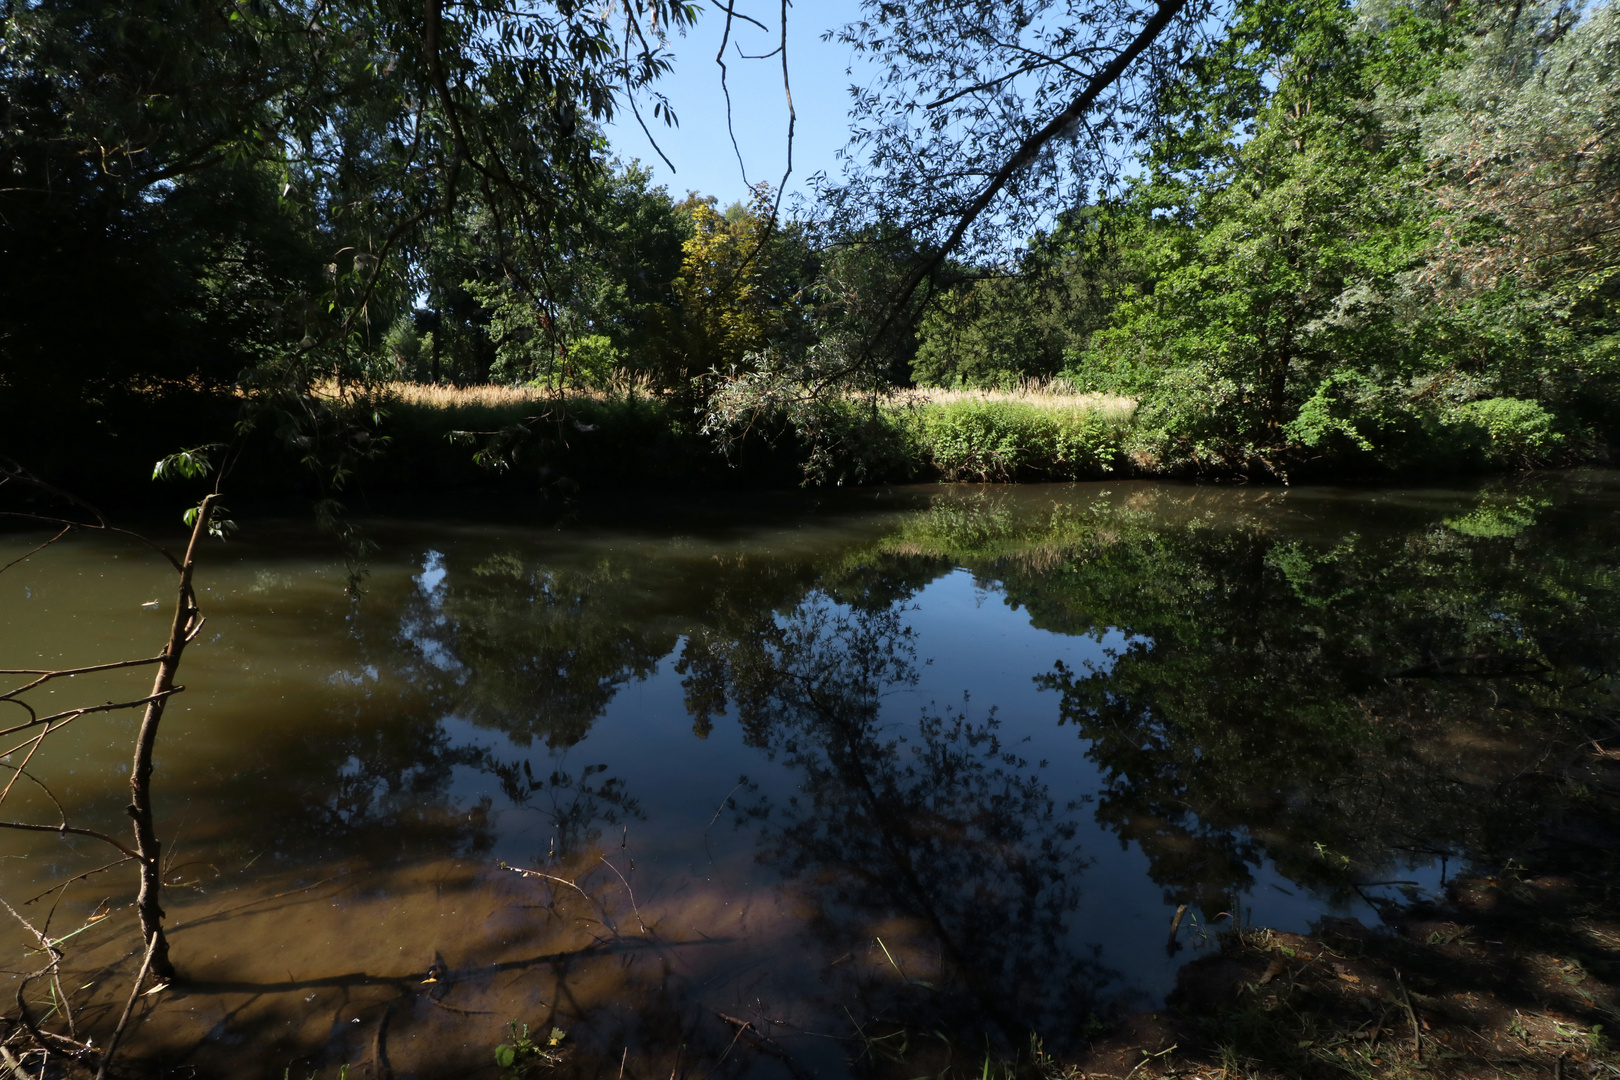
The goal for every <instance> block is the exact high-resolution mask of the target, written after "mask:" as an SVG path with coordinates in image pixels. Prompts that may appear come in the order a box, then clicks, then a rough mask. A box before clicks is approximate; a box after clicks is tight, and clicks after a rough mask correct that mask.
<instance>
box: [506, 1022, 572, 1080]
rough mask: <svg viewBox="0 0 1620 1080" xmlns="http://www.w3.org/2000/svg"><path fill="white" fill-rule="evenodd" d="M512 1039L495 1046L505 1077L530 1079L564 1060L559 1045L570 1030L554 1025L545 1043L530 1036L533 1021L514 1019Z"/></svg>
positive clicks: (515, 1079) (510, 1025)
mask: <svg viewBox="0 0 1620 1080" xmlns="http://www.w3.org/2000/svg"><path fill="white" fill-rule="evenodd" d="M507 1028H508V1029H509V1030H510V1031H511V1035H512V1041H511V1042H508V1043H502V1044H501V1045H499V1046H497V1047H496V1048H495V1064H496V1065H498V1066H500V1069H501V1080H527V1078H528V1077H531V1076H537V1075H539V1074H540V1072H542V1071H543V1070H545V1069H549V1068H551V1067H553V1066H555V1065H556V1064H557V1063H558V1062H560V1061H561V1060H562V1054H561V1053H559V1052H558V1051H557V1049H556V1047H558V1046H560V1045H562V1041H563V1039H564V1038H566V1037H567V1032H565V1031H563V1030H562V1028H552V1029H551V1034H550V1035H549V1036H547V1037H546V1041H545V1044H544V1045H541V1044H540V1043H537V1042H535V1041H534V1040H533V1039H532V1038H530V1037H529V1025H528V1024H519V1023H518V1022H517V1021H516V1020H513V1021H511V1022H509V1023H508V1024H507Z"/></svg>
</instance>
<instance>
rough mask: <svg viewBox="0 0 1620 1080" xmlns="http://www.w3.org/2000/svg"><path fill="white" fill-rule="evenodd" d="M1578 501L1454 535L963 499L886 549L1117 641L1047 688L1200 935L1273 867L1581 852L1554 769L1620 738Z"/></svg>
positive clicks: (1552, 497) (1421, 524) (1353, 866)
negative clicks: (949, 565)
mask: <svg viewBox="0 0 1620 1080" xmlns="http://www.w3.org/2000/svg"><path fill="white" fill-rule="evenodd" d="M1582 494H1583V492H1581V491H1580V489H1579V485H1578V484H1568V483H1563V482H1559V483H1551V484H1548V485H1547V486H1546V488H1545V489H1543V488H1539V487H1537V486H1536V484H1535V483H1534V482H1533V481H1532V482H1530V483H1527V484H1524V485H1522V486H1520V487H1513V486H1505V487H1503V488H1500V489H1495V490H1493V489H1487V490H1486V491H1484V492H1482V493H1481V494H1480V495H1479V496H1477V497H1475V498H1473V499H1470V500H1468V501H1467V502H1466V503H1464V505H1463V506H1462V507H1461V508H1460V510H1461V512H1458V513H1453V514H1451V515H1449V516H1447V515H1445V514H1444V511H1437V510H1436V509H1433V508H1430V507H1428V506H1424V505H1422V504H1418V505H1410V504H1407V505H1402V504H1401V503H1400V502H1397V503H1396V504H1395V505H1393V506H1388V507H1378V506H1374V507H1369V508H1358V507H1352V508H1353V509H1357V510H1359V512H1358V513H1354V514H1349V515H1342V516H1341V515H1336V514H1332V513H1320V512H1319V511H1320V510H1321V509H1322V508H1321V507H1320V506H1319V505H1310V506H1308V507H1300V508H1299V509H1298V510H1296V509H1295V508H1293V507H1292V506H1291V505H1290V501H1289V498H1288V496H1287V495H1286V494H1282V493H1270V492H1266V493H1259V494H1255V495H1245V494H1242V493H1231V492H1218V493H1212V492H1203V491H1197V490H1191V489H1175V488H1149V489H1145V490H1137V491H1136V492H1134V493H1131V494H1129V495H1128V497H1126V498H1123V499H1121V498H1115V499H1097V500H1094V501H1091V502H1089V503H1085V504H1073V503H1071V504H1067V505H1064V504H1060V503H1054V504H1053V505H1052V507H1051V511H1050V513H1049V514H1046V515H1031V514H1028V513H1025V514H1024V515H1022V516H1019V515H1016V514H1012V513H1009V511H1008V508H1007V506H1006V505H1005V503H1006V502H1007V501H1008V500H1006V499H1004V498H996V497H991V498H985V497H969V498H966V499H961V498H959V499H954V500H950V501H949V505H948V506H947V507H944V508H942V509H941V510H939V511H936V512H935V513H933V514H931V515H925V516H923V517H921V518H919V519H917V520H915V521H913V522H911V523H910V524H909V525H908V527H907V530H906V531H905V532H904V534H903V535H902V537H901V538H899V539H897V540H896V541H892V543H894V544H896V545H904V547H905V548H906V549H907V550H913V551H925V552H929V553H932V554H936V555H940V554H943V555H947V556H949V557H952V558H955V559H957V560H958V561H960V562H962V563H963V564H965V565H968V566H970V567H972V568H973V570H974V572H975V574H976V575H978V576H979V578H980V579H981V580H985V581H990V582H994V583H996V584H997V585H998V586H999V587H1000V588H1001V589H1002V590H1003V591H1004V593H1005V595H1006V597H1007V599H1008V602H1009V603H1011V604H1013V605H1015V606H1024V607H1027V609H1028V610H1029V612H1030V616H1031V620H1032V622H1033V623H1034V624H1035V625H1036V626H1038V627H1042V628H1044V629H1049V630H1054V631H1057V632H1060V633H1066V634H1087V635H1093V636H1095V635H1096V634H1098V633H1099V632H1100V631H1101V630H1102V629H1104V628H1115V629H1118V630H1119V631H1122V632H1123V633H1125V634H1126V635H1127V641H1128V644H1127V645H1126V647H1125V648H1123V649H1122V650H1120V651H1119V652H1118V654H1117V655H1116V656H1114V657H1113V658H1112V659H1111V660H1110V661H1109V662H1107V663H1103V664H1094V665H1091V666H1088V667H1083V668H1081V669H1080V670H1074V669H1071V668H1069V667H1066V666H1064V665H1063V664H1058V665H1057V666H1056V667H1055V668H1054V669H1052V670H1051V671H1050V672H1048V673H1047V674H1045V675H1044V676H1041V677H1039V679H1038V682H1039V683H1040V684H1041V685H1042V686H1044V687H1045V688H1047V689H1050V690H1053V691H1055V692H1057V693H1058V694H1059V695H1060V711H1061V720H1060V722H1061V723H1065V724H1070V725H1073V726H1074V727H1075V728H1076V730H1077V733H1078V734H1079V735H1080V737H1081V738H1082V739H1083V740H1084V746H1085V753H1086V756H1087V757H1088V758H1090V759H1091V760H1092V761H1094V762H1095V763H1096V764H1097V765H1098V766H1099V767H1100V768H1101V769H1102V771H1103V775H1104V780H1105V783H1104V786H1103V788H1102V789H1101V791H1100V792H1099V795H1098V800H1097V808H1096V820H1097V822H1098V823H1099V824H1100V825H1103V826H1105V827H1107V828H1109V829H1111V830H1113V831H1115V832H1116V833H1117V834H1118V835H1119V836H1120V837H1121V839H1122V840H1127V841H1130V842H1132V843H1135V844H1137V845H1139V846H1140V848H1141V850H1142V851H1143V852H1144V853H1145V854H1146V855H1147V856H1148V858H1149V860H1150V874H1151V876H1152V877H1153V879H1154V880H1155V881H1156V882H1158V883H1159V884H1160V885H1161V886H1163V889H1164V895H1165V898H1166V900H1167V901H1169V902H1170V903H1188V904H1193V905H1199V906H1201V907H1202V909H1203V914H1204V915H1205V917H1206V918H1209V919H1213V918H1216V917H1218V915H1219V914H1220V913H1222V912H1231V911H1233V910H1234V904H1235V903H1236V901H1237V898H1238V894H1240V893H1242V892H1244V891H1245V890H1247V889H1249V888H1251V887H1252V886H1253V885H1254V883H1255V876H1254V875H1255V871H1256V869H1257V868H1258V867H1259V865H1260V864H1261V862H1262V859H1269V860H1271V861H1272V863H1273V864H1274V865H1275V866H1276V868H1277V869H1278V870H1280V871H1281V872H1282V873H1283V874H1284V875H1285V876H1286V877H1287V878H1289V879H1291V880H1292V881H1293V882H1296V883H1298V884H1302V885H1305V886H1307V887H1311V888H1316V889H1320V890H1322V891H1323V892H1325V893H1328V894H1330V895H1331V894H1334V893H1337V894H1339V895H1341V896H1350V895H1354V894H1355V892H1356V891H1358V890H1360V891H1363V892H1365V891H1366V889H1367V888H1368V887H1369V886H1368V883H1370V882H1377V881H1384V880H1388V879H1391V878H1394V879H1402V878H1408V877H1410V876H1411V874H1410V871H1411V869H1412V868H1413V867H1414V866H1419V865H1422V864H1426V863H1428V862H1429V861H1430V860H1432V859H1434V858H1436V857H1447V858H1450V859H1453V860H1456V861H1455V862H1453V864H1452V865H1453V866H1455V865H1457V864H1458V863H1460V862H1466V861H1475V862H1480V863H1491V864H1494V865H1502V863H1503V862H1504V860H1507V859H1509V858H1511V857H1513V856H1514V854H1515V853H1522V852H1524V851H1526V850H1527V849H1528V848H1529V847H1530V846H1537V845H1539V846H1540V848H1542V849H1544V848H1545V847H1546V846H1547V845H1548V844H1552V845H1554V846H1557V845H1560V844H1562V845H1565V846H1567V847H1568V848H1569V851H1570V853H1571V856H1572V858H1574V859H1575V861H1576V862H1578V861H1579V859H1580V858H1581V857H1584V856H1582V855H1581V852H1582V851H1585V852H1586V855H1590V853H1591V851H1592V850H1593V849H1592V847H1591V844H1592V839H1593V838H1592V836H1590V835H1588V836H1586V837H1585V838H1584V839H1583V838H1582V837H1581V836H1577V835H1575V833H1576V832H1579V831H1580V829H1586V830H1587V831H1588V832H1590V829H1591V827H1592V826H1591V824H1590V823H1587V824H1584V825H1581V826H1580V827H1579V828H1575V827H1574V826H1572V825H1571V824H1570V823H1569V821H1568V820H1567V816H1566V818H1565V819H1564V820H1562V821H1561V822H1551V821H1549V815H1552V814H1554V809H1553V807H1554V805H1555V804H1557V803H1559V801H1560V800H1561V799H1563V798H1564V796H1565V794H1567V793H1561V792H1560V791H1559V781H1558V779H1557V777H1556V775H1554V773H1553V772H1549V771H1546V770H1544V769H1543V767H1542V766H1543V763H1545V762H1547V761H1549V760H1551V759H1553V758H1555V757H1556V758H1560V759H1561V758H1562V757H1565V756H1567V755H1568V754H1569V753H1570V752H1571V750H1572V749H1574V748H1578V747H1579V746H1580V745H1582V744H1583V743H1584V742H1585V741H1586V740H1588V739H1591V738H1594V737H1605V736H1606V737H1612V736H1613V735H1614V734H1615V728H1614V724H1613V720H1612V717H1613V715H1614V697H1613V685H1614V684H1613V678H1614V674H1615V668H1614V664H1615V660H1614V656H1615V652H1614V649H1613V645H1614V643H1615V636H1616V628H1617V625H1620V611H1617V609H1616V605H1617V603H1620V593H1617V591H1616V589H1615V588H1614V586H1615V584H1616V578H1617V574H1616V566H1615V557H1614V553H1613V549H1612V546H1611V545H1610V542H1609V529H1608V523H1609V521H1610V520H1611V519H1610V518H1609V517H1608V516H1607V515H1606V514H1603V513H1594V512H1593V509H1592V504H1590V503H1589V502H1586V501H1584V500H1583V499H1582V498H1581V497H1580V496H1581V495H1582ZM1328 509H1330V510H1331V509H1332V508H1331V507H1329V508H1328ZM1301 510H1309V511H1314V512H1309V513H1301V512H1300V511H1301ZM1335 519H1337V520H1335ZM1549 830H1551V831H1550V832H1549ZM1560 830H1561V831H1560Z"/></svg>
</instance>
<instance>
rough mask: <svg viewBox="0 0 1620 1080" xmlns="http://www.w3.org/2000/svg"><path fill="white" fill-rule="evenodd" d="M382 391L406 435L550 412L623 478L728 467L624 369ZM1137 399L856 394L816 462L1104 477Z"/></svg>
mask: <svg viewBox="0 0 1620 1080" xmlns="http://www.w3.org/2000/svg"><path fill="white" fill-rule="evenodd" d="M383 398H384V402H385V407H386V408H387V409H388V410H389V413H390V415H391V416H392V417H393V422H392V424H391V425H390V426H391V427H392V428H393V430H394V433H395V434H396V436H398V437H399V439H400V441H404V442H410V443H422V442H438V443H441V444H442V443H443V442H444V439H445V436H446V435H447V434H448V433H450V432H451V431H484V432H489V431H492V430H494V429H498V428H502V427H505V426H509V425H515V424H518V423H520V422H522V421H525V420H527V419H529V418H533V417H536V416H545V417H547V418H548V422H549V423H551V424H552V425H553V426H557V427H558V432H559V434H560V435H561V436H562V442H563V443H567V444H569V447H568V448H569V450H570V451H572V450H574V449H575V447H574V445H573V444H576V443H578V444H580V446H579V448H581V449H582V448H583V447H584V445H585V444H587V443H588V444H589V445H590V446H591V447H592V448H593V449H592V457H593V458H594V459H596V460H595V465H594V466H593V467H592V469H591V471H593V472H595V471H598V470H599V469H600V468H602V467H606V466H607V465H608V459H611V460H612V461H613V462H615V463H616V465H615V466H614V467H613V468H609V469H608V471H609V472H613V471H614V470H615V469H622V470H629V473H627V475H626V476H624V477H623V479H626V480H636V479H641V480H645V479H653V478H654V477H655V476H656V475H672V473H671V470H679V469H682V468H685V469H691V468H694V467H696V468H698V469H700V470H701V471H705V472H712V471H714V470H715V468H716V467H721V468H722V469H723V465H722V463H721V462H720V460H719V459H718V458H716V459H714V460H709V459H710V458H711V457H712V456H713V455H714V453H715V450H714V447H713V446H711V445H709V444H708V443H707V441H706V440H705V439H703V438H702V437H700V436H699V435H698V434H697V433H696V431H695V425H694V424H693V423H692V422H690V421H689V420H688V419H687V418H685V417H684V416H681V415H677V410H673V409H671V408H670V406H669V403H668V402H667V401H666V400H665V399H663V398H660V397H658V396H656V395H653V394H650V393H648V392H647V387H646V386H645V385H644V384H635V383H631V382H628V381H623V380H621V381H620V383H616V384H615V385H613V386H611V387H609V388H608V389H605V390H577V391H568V392H567V393H559V392H558V391H556V390H549V389H543V388H530V387H522V386H465V387H456V386H424V385H420V384H414V383H397V384H393V385H391V386H389V387H388V388H386V389H385V390H384V392H383ZM1135 410H1136V403H1135V402H1134V401H1132V400H1131V399H1129V398H1122V397H1111V396H1108V395H1103V394H1082V393H1077V392H1075V391H1074V390H1073V388H1071V387H1068V386H1067V385H1065V384H1062V383H1042V384H1031V385H1029V386H1026V387H1024V388H1022V389H1018V390H988V391H979V390H945V389H937V388H923V389H914V390H902V391H897V392H896V393H894V394H891V395H889V396H888V397H886V398H884V399H881V400H880V401H879V402H878V403H877V408H876V410H875V412H874V411H873V410H871V409H869V408H868V407H867V406H866V405H862V404H859V403H856V402H853V401H851V402H849V403H848V408H847V409H837V410H834V411H835V413H838V414H846V413H847V416H844V419H843V420H842V421H841V426H844V427H847V429H848V430H844V431H840V432H837V433H835V437H834V438H833V440H832V442H833V444H834V446H835V447H836V448H835V449H834V450H833V451H832V453H833V456H835V457H838V458H842V459H845V461H844V462H843V463H842V464H840V463H839V462H837V461H834V462H832V463H830V465H829V463H828V462H825V461H818V462H817V466H816V468H817V470H819V472H820V473H821V474H822V478H823V479H828V478H830V477H834V476H840V477H841V476H844V475H846V474H847V475H849V476H851V477H854V478H858V479H860V480H908V479H925V478H931V479H941V480H966V481H978V482H1007V481H1015V480H1073V479H1082V478H1088V477H1100V476H1106V475H1109V474H1111V473H1114V472H1116V471H1117V470H1119V469H1120V468H1122V467H1123V466H1124V463H1125V459H1124V457H1123V453H1122V445H1123V442H1124V439H1125V437H1126V435H1127V433H1128V432H1129V429H1130V425H1131V421H1132V417H1133V416H1134V414H1135ZM576 421H578V424H576ZM580 425H583V426H580ZM576 433H577V434H576ZM579 436H588V437H586V438H581V437H579ZM771 441H774V440H771ZM791 441H792V440H789V442H791ZM677 448H678V449H677ZM419 450H420V448H419ZM778 452H785V453H788V454H789V455H791V454H792V453H794V451H792V450H791V449H790V447H788V446H787V445H785V444H784V445H778V446H777V447H776V448H775V450H774V451H771V452H770V453H769V454H768V456H770V457H772V458H776V459H777V463H778V465H786V464H787V463H786V462H785V461H781V460H780V459H779V458H777V453H778ZM802 452H808V451H807V450H806V451H802ZM775 467H776V466H773V467H772V468H773V469H774V468H775ZM647 470H650V471H647ZM806 470H807V472H808V471H809V468H808V466H806ZM602 478H603V479H606V478H607V477H606V476H604V477H602ZM829 482H830V480H829Z"/></svg>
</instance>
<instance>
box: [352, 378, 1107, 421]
mask: <svg viewBox="0 0 1620 1080" xmlns="http://www.w3.org/2000/svg"><path fill="white" fill-rule="evenodd" d="M628 388H629V386H628V385H627V386H626V387H625V389H628ZM636 389H639V390H642V391H643V392H645V391H646V389H647V388H646V387H645V386H637V387H636ZM619 392H620V393H622V392H623V391H622V390H620V391H619ZM383 394H384V396H385V397H387V398H388V399H390V400H393V401H397V402H399V403H401V404H404V405H414V406H420V407H423V408H430V409H454V408H465V407H469V406H476V407H483V408H506V407H511V406H521V405H531V404H543V403H545V402H550V401H556V400H557V399H558V398H559V397H567V398H575V399H578V398H590V399H595V400H603V399H604V398H608V397H612V396H617V395H615V394H613V393H608V392H603V391H597V390H577V389H576V390H568V391H565V392H559V391H557V390H553V389H546V388H541V387H530V386H507V385H493V384H491V385H483V386H447V385H437V386H434V385H426V384H423V383H408V382H398V383H390V384H389V385H388V386H387V387H386V388H385V390H384V391H383ZM889 402H890V403H891V404H894V405H902V406H905V405H910V406H919V405H920V406H928V405H937V406H947V405H955V404H959V403H962V402H981V403H985V404H1012V405H1023V406H1027V407H1031V408H1035V409H1039V410H1041V411H1042V412H1052V413H1080V412H1100V413H1103V414H1105V415H1107V416H1109V417H1110V418H1113V419H1120V420H1125V419H1129V417H1130V416H1131V414H1132V413H1134V412H1135V411H1136V402H1135V401H1134V400H1132V399H1131V398H1127V397H1118V396H1114V395H1111V394H1083V393H1077V392H1076V391H1074V390H1072V389H1070V388H1069V387H1067V386H1065V385H1063V384H1061V383H1044V384H1032V385H1030V386H1028V387H1024V388H1021V389H1018V390H946V389H941V388H939V387H919V388H917V389H913V390H903V391H899V392H897V393H895V394H893V395H891V396H890V397H889Z"/></svg>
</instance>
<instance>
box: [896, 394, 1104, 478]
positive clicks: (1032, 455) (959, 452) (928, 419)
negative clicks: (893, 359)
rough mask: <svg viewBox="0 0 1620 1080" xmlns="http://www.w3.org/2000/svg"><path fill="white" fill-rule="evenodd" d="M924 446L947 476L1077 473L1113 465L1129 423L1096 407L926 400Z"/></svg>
mask: <svg viewBox="0 0 1620 1080" xmlns="http://www.w3.org/2000/svg"><path fill="white" fill-rule="evenodd" d="M915 424H916V431H917V438H916V442H917V449H918V452H919V453H920V454H921V455H922V456H923V457H924V458H925V459H926V460H927V462H928V463H929V464H931V465H932V466H933V468H934V469H935V470H937V471H938V473H939V475H940V477H941V478H942V479H945V480H977V481H980V482H992V481H1007V480H1014V479H1018V478H1020V477H1029V478H1050V479H1077V478H1079V477H1083V476H1100V475H1103V474H1106V473H1108V472H1111V471H1112V470H1113V467H1114V464H1115V460H1116V459H1117V457H1118V456H1119V442H1120V434H1121V428H1122V424H1121V422H1120V421H1118V420H1116V419H1113V418H1111V417H1109V416H1108V415H1107V414H1105V413H1103V412H1100V411H1097V410H1091V409H1053V408H1043V407H1041V406H1039V405H1033V404H1028V403H1025V402H1012V401H975V400H972V399H967V400H962V401H951V402H946V403H943V404H935V405H927V406H924V407H923V408H921V409H920V410H918V413H917V415H916V419H915Z"/></svg>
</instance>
